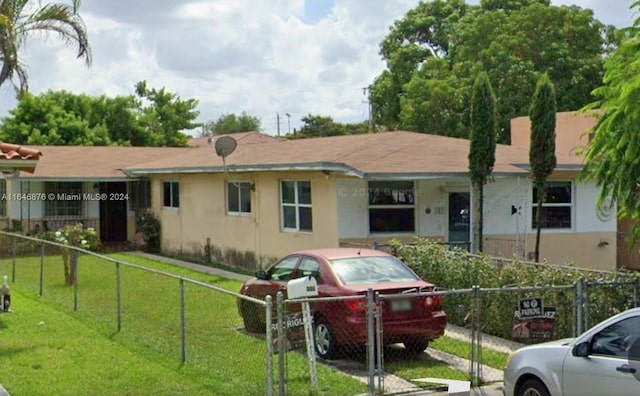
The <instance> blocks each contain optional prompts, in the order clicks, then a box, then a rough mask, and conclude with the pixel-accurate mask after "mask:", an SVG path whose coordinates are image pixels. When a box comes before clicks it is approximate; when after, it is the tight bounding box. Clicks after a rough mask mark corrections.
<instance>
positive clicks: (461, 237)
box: [448, 192, 471, 250]
mask: <svg viewBox="0 0 640 396" xmlns="http://www.w3.org/2000/svg"><path fill="white" fill-rule="evenodd" d="M470 215H471V196H470V194H469V193H468V192H450V193H449V240H448V241H449V244H450V246H452V247H459V248H462V249H466V250H469V245H470V241H471V239H470V237H471V221H470V220H471V216H470Z"/></svg>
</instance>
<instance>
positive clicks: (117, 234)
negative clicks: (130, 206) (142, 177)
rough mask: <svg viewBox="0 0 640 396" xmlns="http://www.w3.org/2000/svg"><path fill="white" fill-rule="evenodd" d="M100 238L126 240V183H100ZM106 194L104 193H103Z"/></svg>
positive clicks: (104, 239)
mask: <svg viewBox="0 0 640 396" xmlns="http://www.w3.org/2000/svg"><path fill="white" fill-rule="evenodd" d="M100 194H101V195H102V197H101V199H100V240H101V241H102V242H124V241H126V240H127V199H126V194H127V183H125V182H103V183H100ZM105 194H106V195H105Z"/></svg>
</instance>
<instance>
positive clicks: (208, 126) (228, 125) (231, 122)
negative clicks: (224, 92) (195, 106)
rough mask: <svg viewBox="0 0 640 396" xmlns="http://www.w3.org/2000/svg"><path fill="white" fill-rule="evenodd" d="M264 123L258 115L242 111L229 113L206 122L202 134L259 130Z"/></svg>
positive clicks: (211, 134) (210, 134)
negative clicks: (236, 113) (240, 112)
mask: <svg viewBox="0 0 640 396" xmlns="http://www.w3.org/2000/svg"><path fill="white" fill-rule="evenodd" d="M261 124H262V123H261V122H260V119H259V118H258V117H255V116H252V115H249V114H247V113H246V112H244V111H243V112H242V114H240V115H239V116H237V115H235V114H233V113H228V114H224V115H222V116H220V117H219V118H218V119H217V120H215V121H210V122H207V123H205V125H204V126H203V127H202V133H201V136H213V135H224V134H227V133H237V132H250V131H256V132H259V131H261V130H262V125H261Z"/></svg>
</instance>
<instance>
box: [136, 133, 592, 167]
mask: <svg viewBox="0 0 640 396" xmlns="http://www.w3.org/2000/svg"><path fill="white" fill-rule="evenodd" d="M195 150H196V151H193V152H187V151H185V152H179V153H177V154H176V155H173V156H166V155H165V156H162V157H157V158H156V159H154V160H151V161H147V162H141V163H137V164H135V165H131V166H128V167H126V168H125V171H126V172H127V173H130V174H132V175H144V174H151V173H198V172H220V171H223V170H224V169H225V164H223V161H222V158H220V157H218V156H216V155H215V152H213V150H211V149H210V148H204V147H200V148H197V149H195ZM468 152H469V141H468V140H465V139H456V138H450V137H444V136H436V135H428V134H423V133H415V132H406V131H395V132H384V133H375V134H365V135H345V136H334V137H322V138H311V139H300V140H278V141H274V142H270V143H267V144H252V145H249V144H241V142H239V144H238V147H237V148H236V150H235V151H234V153H233V154H231V155H229V156H228V157H226V159H225V163H226V170H227V171H230V172H234V171H237V172H241V171H255V170H295V169H300V170H330V171H338V172H345V173H348V174H352V175H355V176H359V177H365V178H371V177H384V176H385V175H387V176H389V177H394V178H398V177H407V178H413V177H423V178H424V177H430V176H433V177H441V176H442V175H461V176H462V175H466V174H467V173H468V167H469V163H468ZM557 157H558V168H560V169H579V168H581V167H582V159H581V158H579V157H575V156H569V155H562V154H559V155H558V156H557ZM528 158H529V150H528V149H526V148H521V147H513V146H506V145H498V146H497V148H496V163H495V166H494V174H496V175H497V174H523V173H527V172H528V171H527V167H528Z"/></svg>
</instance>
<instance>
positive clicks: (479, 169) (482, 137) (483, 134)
mask: <svg viewBox="0 0 640 396" xmlns="http://www.w3.org/2000/svg"><path fill="white" fill-rule="evenodd" d="M497 129H498V114H497V113H496V98H495V95H494V94H493V88H492V87H491V82H490V81H489V77H488V76H487V74H486V73H481V74H480V75H478V78H476V82H475V83H474V84H473V93H472V95H471V136H470V139H471V142H470V148H469V174H470V178H471V185H472V186H473V190H474V195H475V196H476V197H478V199H475V200H474V202H473V213H474V215H473V220H474V221H473V246H474V249H475V250H476V251H482V228H483V224H482V223H483V214H484V211H483V206H484V185H485V184H486V183H487V180H488V178H489V176H491V172H493V165H494V164H495V162H496V131H497Z"/></svg>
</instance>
